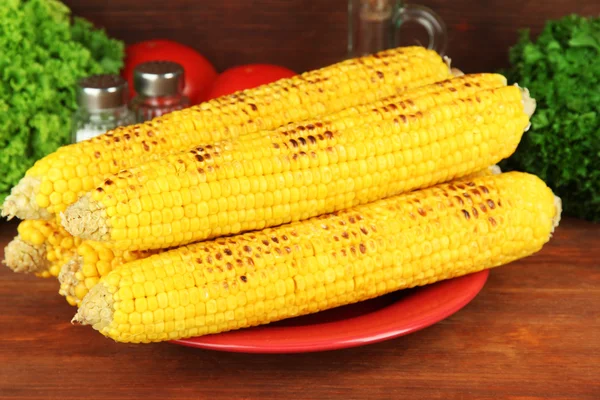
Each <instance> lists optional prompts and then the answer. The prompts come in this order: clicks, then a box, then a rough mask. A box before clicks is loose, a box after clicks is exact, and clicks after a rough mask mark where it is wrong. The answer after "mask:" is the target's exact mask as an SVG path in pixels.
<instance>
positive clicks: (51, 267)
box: [4, 220, 81, 278]
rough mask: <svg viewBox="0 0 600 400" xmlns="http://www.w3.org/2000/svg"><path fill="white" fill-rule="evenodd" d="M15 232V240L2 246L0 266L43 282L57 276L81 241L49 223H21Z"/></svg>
mask: <svg viewBox="0 0 600 400" xmlns="http://www.w3.org/2000/svg"><path fill="white" fill-rule="evenodd" d="M17 232H18V236H17V237H15V238H14V239H13V240H12V241H11V242H10V243H9V244H8V245H7V246H6V249H5V252H4V263H5V264H6V265H7V266H8V267H9V268H10V269H12V270H13V271H15V272H24V273H34V274H35V275H37V276H40V277H44V278H47V277H50V276H57V275H58V273H59V271H60V267H61V266H62V265H63V264H64V263H65V262H67V261H68V260H69V259H71V258H72V257H73V254H74V250H75V247H76V244H77V243H79V242H80V241H81V240H80V239H78V238H73V237H72V236H71V235H70V234H69V233H68V232H66V231H65V230H64V229H63V228H62V227H61V226H60V225H58V224H57V223H55V222H52V221H41V220H25V221H21V223H20V224H19V226H18V228H17Z"/></svg>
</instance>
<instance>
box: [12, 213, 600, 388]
mask: <svg viewBox="0 0 600 400" xmlns="http://www.w3.org/2000/svg"><path fill="white" fill-rule="evenodd" d="M15 230H16V225H14V224H7V223H1V224H0V247H1V248H4V246H5V245H6V243H7V242H8V240H10V238H12V237H13V236H14V235H15ZM0 257H2V258H3V255H2V253H0ZM598 260H600V226H599V225H593V224H590V223H585V222H580V221H576V220H571V219H567V220H566V221H564V222H563V223H562V225H561V227H560V228H559V229H558V231H557V232H556V234H555V237H554V238H553V240H552V241H551V243H550V244H549V245H547V246H546V247H545V248H544V249H543V250H542V251H541V252H540V253H538V254H537V255H535V256H532V257H530V258H527V259H525V260H522V261H519V262H515V263H513V264H511V265H508V266H504V267H500V268H498V269H496V270H493V271H492V272H491V275H490V278H489V280H488V282H487V284H486V285H485V287H484V288H483V290H482V292H481V293H480V294H479V295H478V296H477V297H476V298H475V299H474V300H473V301H472V302H471V303H470V304H469V305H467V306H466V307H465V308H464V309H463V310H461V311H459V312H458V313H457V314H454V315H453V316H451V317H450V318H448V319H446V320H444V321H442V322H440V323H438V324H436V325H434V326H432V327H430V328H427V329H425V330H422V331H420V332H417V333H414V334H411V335H408V336H405V337H401V338H398V339H394V340H390V341H387V342H382V343H379V344H375V345H371V346H365V347H360V348H354V349H348V350H341V351H331V352H324V353H313V354H295V355H251V354H232V353H222V352H216V351H208V350H196V349H190V348H185V347H180V346H176V345H171V344H166V343H165V344H154V345H128V344H117V343H114V342H112V341H110V340H108V339H105V338H104V337H102V336H101V335H99V334H98V333H96V332H94V331H93V330H92V329H90V328H87V327H80V326H73V325H71V324H70V323H69V320H70V318H71V317H72V315H73V312H74V310H73V308H71V307H70V306H68V305H67V304H66V302H65V301H64V300H63V299H62V298H61V297H60V296H59V295H58V294H57V293H56V291H57V289H58V288H57V282H56V281H55V280H53V279H38V278H35V277H31V276H23V275H18V274H15V273H12V272H10V271H9V270H8V269H7V268H4V267H2V268H0V398H2V399H12V398H19V399H65V400H66V399H78V400H79V399H103V400H106V399H146V400H152V399H186V400H187V399H205V398H206V399H209V398H210V399H265V400H268V399H400V398H412V399H527V400H533V399H540V400H541V399H598V398H600V380H599V379H598V377H599V376H600V312H599V307H598V304H600V262H599V261H598Z"/></svg>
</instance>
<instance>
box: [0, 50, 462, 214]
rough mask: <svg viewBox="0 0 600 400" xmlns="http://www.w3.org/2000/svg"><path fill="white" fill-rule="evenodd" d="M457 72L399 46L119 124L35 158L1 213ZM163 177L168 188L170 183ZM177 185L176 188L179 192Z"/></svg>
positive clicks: (51, 209)
mask: <svg viewBox="0 0 600 400" xmlns="http://www.w3.org/2000/svg"><path fill="white" fill-rule="evenodd" d="M450 76H451V74H450V71H449V68H448V66H447V65H446V64H445V62H444V61H443V60H442V58H441V57H440V56H439V55H438V54H437V53H435V52H434V51H431V50H427V49H424V48H422V47H406V48H398V49H392V50H387V51H384V52H381V53H379V54H376V55H373V56H367V57H362V58H360V59H352V60H346V61H343V62H341V63H338V64H334V65H332V66H328V67H325V68H322V69H320V70H315V71H310V72H307V73H305V74H302V75H298V76H295V77H292V78H288V79H282V80H279V81H277V82H274V83H272V84H269V85H264V86H261V87H258V88H254V89H248V90H245V91H242V92H237V93H234V94H232V95H229V96H224V97H221V98H218V99H214V100H211V101H208V102H205V103H202V104H201V105H198V106H195V107H192V108H189V109H185V110H181V111H177V112H174V113H170V114H168V115H164V116H161V117H158V118H156V119H154V120H152V121H148V122H146V123H143V124H137V125H132V126H129V127H121V128H117V129H114V130H112V131H109V132H107V133H106V134H104V135H100V136H98V137H96V138H93V139H90V140H88V141H84V142H81V143H77V144H73V145H70V146H64V147H62V148H60V149H59V150H58V151H56V152H54V153H52V154H50V155H48V156H46V157H44V158H43V159H41V160H39V161H38V162H36V164H35V165H34V166H33V167H32V168H31V169H29V170H28V171H27V175H26V177H25V178H24V179H23V180H22V181H21V182H20V183H19V184H18V185H17V186H16V187H15V188H13V191H12V194H11V196H9V197H8V198H7V200H6V201H5V203H4V206H3V210H2V215H3V216H17V217H20V218H22V219H50V218H52V216H53V215H54V214H58V213H59V212H61V211H64V209H65V208H66V207H67V206H68V205H69V204H70V203H67V202H66V201H70V200H71V199H73V201H74V198H77V197H78V196H79V195H81V193H82V191H86V190H90V189H91V187H92V186H91V185H90V181H88V180H86V179H87V178H92V181H93V182H94V186H97V185H98V184H99V183H100V182H102V181H103V180H104V179H105V178H104V177H103V176H104V175H106V174H111V173H116V172H118V171H120V170H122V169H125V168H129V167H132V166H135V165H137V164H140V163H142V162H146V161H149V160H153V159H157V158H160V157H162V155H160V154H163V155H164V153H168V152H171V151H174V150H184V149H186V148H187V147H189V146H190V145H193V144H201V143H210V142H213V141H217V140H222V139H228V138H232V137H233V138H234V137H238V136H241V135H245V134H248V133H252V132H257V131H260V130H269V129H274V128H276V127H278V126H281V125H283V124H285V123H287V122H289V121H299V120H304V119H308V118H314V117H316V116H319V115H326V114H328V113H332V112H337V111H340V110H342V109H344V108H346V107H351V106H356V105H358V104H366V103H370V102H373V101H376V100H379V99H381V98H383V97H387V96H390V95H393V94H396V93H398V92H401V91H403V90H405V89H407V88H412V87H418V86H422V85H425V84H428V83H432V82H436V81H440V80H444V79H448V78H449V77H450ZM69 160H71V161H74V160H76V161H77V162H67V161H69ZM81 164H83V165H85V166H87V167H86V168H84V167H82V166H81ZM77 180H78V181H79V182H80V183H76V181H77ZM160 183H161V184H163V185H165V186H166V184H168V183H169V182H168V180H167V181H165V182H163V181H161V182H160ZM171 183H174V184H175V185H179V184H180V182H171ZM117 184H119V183H117ZM176 187H177V186H174V187H171V190H178V189H175V188H176ZM40 191H41V192H42V193H44V194H45V195H46V196H47V199H48V200H46V197H40V198H39V200H40V203H36V199H37V198H36V196H35V195H36V194H37V193H39V192H40ZM67 193H68V195H67ZM48 202H49V203H50V204H49V205H48Z"/></svg>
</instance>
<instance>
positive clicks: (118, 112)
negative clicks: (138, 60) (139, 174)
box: [71, 75, 135, 143]
mask: <svg viewBox="0 0 600 400" xmlns="http://www.w3.org/2000/svg"><path fill="white" fill-rule="evenodd" d="M78 103H79V107H78V109H77V111H76V112H75V113H74V114H73V121H72V124H73V125H72V138H71V142H72V143H77V142H81V141H83V140H87V139H90V138H93V137H95V136H98V135H101V134H103V133H105V132H106V131H108V130H111V129H114V128H117V127H119V126H125V125H131V124H134V123H135V118H134V115H133V113H131V111H129V109H128V108H127V82H126V81H125V80H124V79H123V78H121V77H119V76H116V75H94V76H90V77H87V78H84V79H82V80H80V81H79V86H78Z"/></svg>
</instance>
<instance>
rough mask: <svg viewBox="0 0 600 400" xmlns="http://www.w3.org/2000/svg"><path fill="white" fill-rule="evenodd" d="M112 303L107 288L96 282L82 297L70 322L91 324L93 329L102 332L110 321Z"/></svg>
mask: <svg viewBox="0 0 600 400" xmlns="http://www.w3.org/2000/svg"><path fill="white" fill-rule="evenodd" d="M113 303H114V300H113V297H112V295H111V294H110V292H109V291H108V288H107V287H106V286H105V285H103V284H97V285H95V286H93V287H92V288H91V289H90V291H89V293H88V294H87V295H86V296H85V297H84V298H83V300H82V302H81V306H80V307H79V309H78V310H77V313H76V314H75V316H74V317H73V319H72V320H71V323H79V324H81V325H91V326H92V327H93V328H94V329H95V330H97V331H100V332H102V330H103V329H104V328H106V327H108V326H109V325H110V323H111V322H112V318H113Z"/></svg>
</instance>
